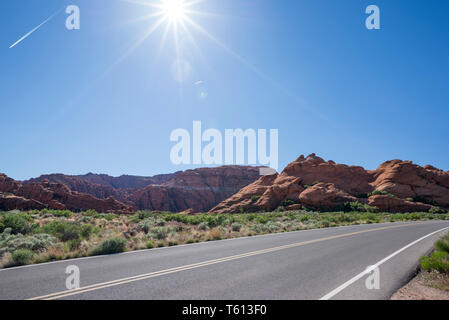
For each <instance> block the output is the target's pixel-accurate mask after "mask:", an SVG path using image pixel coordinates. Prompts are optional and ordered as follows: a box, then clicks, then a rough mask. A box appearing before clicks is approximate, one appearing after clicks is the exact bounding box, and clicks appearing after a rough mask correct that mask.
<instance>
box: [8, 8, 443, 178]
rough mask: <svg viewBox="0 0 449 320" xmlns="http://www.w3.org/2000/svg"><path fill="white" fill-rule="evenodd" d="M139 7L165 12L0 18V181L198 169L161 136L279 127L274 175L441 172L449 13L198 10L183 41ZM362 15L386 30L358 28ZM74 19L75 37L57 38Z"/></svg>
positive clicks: (14, 13) (19, 13)
mask: <svg viewBox="0 0 449 320" xmlns="http://www.w3.org/2000/svg"><path fill="white" fill-rule="evenodd" d="M186 1H188V0H186ZM145 2H147V3H148V2H149V3H150V4H151V3H152V4H155V3H156V4H157V3H159V2H160V0H151V1H150V0H134V1H133V0H129V1H123V0H68V1H65V0H39V1H36V0H15V1H8V2H5V3H4V4H3V5H2V8H1V11H0V16H1V28H0V66H1V68H0V88H1V89H0V94H1V95H0V120H1V122H0V123H1V124H0V137H1V139H0V172H3V173H6V174H7V175H8V176H10V177H12V178H14V179H18V180H23V179H28V178H30V177H36V176H39V175H41V174H49V173H65V174H85V173H87V172H94V173H106V174H110V175H113V176H119V175H122V174H132V175H144V176H151V175H155V174H160V173H170V172H175V171H179V170H185V169H190V168H196V167H200V166H201V165H181V166H177V165H174V164H173V163H172V162H171V161H170V150H171V148H172V147H173V146H174V145H175V143H174V142H171V141H170V134H171V132H172V131H173V130H175V129H178V128H184V129H186V130H188V131H189V132H192V123H193V121H201V122H202V126H203V128H204V129H209V128H216V129H218V130H220V131H221V132H224V130H225V129H236V128H242V129H249V128H253V129H255V130H257V129H278V130H279V170H282V169H283V168H284V167H285V166H286V165H287V164H288V163H290V162H291V161H293V160H295V159H296V158H297V157H298V156H299V155H301V154H306V155H307V154H310V153H316V154H317V155H319V156H321V157H323V158H324V159H326V160H334V161H336V162H338V163H345V164H351V165H361V166H363V167H365V168H367V169H375V168H377V167H378V166H379V165H380V164H381V163H382V162H384V161H387V160H391V159H402V160H413V161H414V162H415V163H417V164H420V165H426V164H431V165H434V166H436V167H439V168H441V169H443V170H445V171H447V170H449V148H448V137H449V133H448V125H447V124H448V120H449V104H448V101H449V88H448V86H449V41H448V39H449V20H448V19H447V13H448V12H449V2H448V1H446V0H426V1H424V0H419V1H407V0H395V1H387V0H370V1H363V0H342V1H334V0H326V1H324V0H300V1H299V0H282V1H279V0H205V1H199V2H198V3H194V4H192V6H191V7H189V9H190V10H192V11H193V10H194V11H195V12H192V13H187V14H186V16H187V17H188V18H189V19H190V20H191V21H193V24H192V23H187V22H185V26H186V29H183V28H181V26H180V24H179V21H178V23H177V25H178V28H177V30H178V32H175V29H174V28H173V24H171V27H170V28H169V29H166V28H167V22H166V21H165V22H163V23H162V24H161V25H160V26H159V28H158V29H156V30H154V32H152V33H151V34H149V35H148V32H149V30H151V29H152V28H153V26H154V25H155V23H156V22H157V21H158V19H159V17H156V16H153V17H152V16H151V15H152V14H154V13H156V12H158V11H160V9H158V8H154V7H152V6H146V5H143V4H142V3H145ZM372 4H375V5H377V6H378V7H379V8H380V22H381V25H380V26H381V29H380V30H368V29H367V28H366V27H365V20H366V18H367V17H368V15H367V14H366V13H365V9H366V7H367V6H368V5H372ZM68 5H77V6H78V7H79V9H80V23H81V24H80V29H79V30H67V29H66V27H65V22H66V19H67V17H68V14H66V13H65V8H66V7H67V6H68ZM53 14H54V16H53V17H52V18H51V19H50V20H49V21H48V22H46V23H45V24H43V25H42V26H41V27H40V28H38V29H37V30H36V31H35V32H33V33H32V34H30V35H29V36H28V37H27V38H26V39H24V40H23V41H21V42H20V43H18V44H17V45H15V46H14V47H12V48H10V46H12V45H13V44H14V43H15V42H16V41H17V40H19V39H20V38H21V37H22V36H24V35H25V34H27V33H28V32H29V31H30V30H32V29H33V28H35V27H36V26H38V25H39V24H41V23H42V22H44V21H45V20H46V19H48V18H49V17H51V16H52V15H53ZM198 26H199V27H198ZM166 30H168V31H167V32H165V31H166ZM164 34H165V37H164ZM176 34H177V36H175V35H176ZM145 35H148V36H147V37H144V36H145ZM164 39H165V40H164ZM176 39H177V41H176ZM176 44H177V45H176ZM176 61H182V64H181V65H182V66H183V70H184V71H185V72H183V74H182V75H181V74H179V72H176V70H178V69H179V68H178V69H177V67H176V66H177V65H179V64H176Z"/></svg>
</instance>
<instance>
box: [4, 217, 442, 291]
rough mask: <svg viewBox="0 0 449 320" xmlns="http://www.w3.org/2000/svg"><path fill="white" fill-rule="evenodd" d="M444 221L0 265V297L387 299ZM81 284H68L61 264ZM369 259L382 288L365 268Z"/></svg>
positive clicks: (312, 232)
mask: <svg viewBox="0 0 449 320" xmlns="http://www.w3.org/2000/svg"><path fill="white" fill-rule="evenodd" d="M448 229H449V221H428V222H407V223H388V224H370V225H360V226H348V227H340V228H330V229H317V230H308V231H298V232H291V233H282V234H272V235H265V236H257V237H249V238H240V239H233V240H224V241H215V242H206V243H200V244H193V245H185V246H178V247H171V248H161V249H153V250H144V251H137V252H128V253H123V254H118V255H111V256H99V257H89V258H82V259H74V260H68V261H59V262H52V263H46V264H41V265H34V266H24V267H17V268H12V269H2V270H0V299H156V300H161V299H188V300H195V299H214V300H233V299H241V300H248V299H250V300H251V299H260V300H264V299H323V298H324V299H388V298H389V297H390V296H391V294H392V293H393V292H394V291H395V290H397V289H398V288H399V287H400V286H401V285H403V284H404V282H406V281H407V280H408V279H409V277H410V276H411V274H412V273H413V272H414V271H415V270H416V266H417V262H418V259H419V257H420V256H422V255H424V254H426V253H428V252H429V250H430V249H431V248H432V246H433V244H434V242H435V241H436V240H437V239H438V237H439V236H441V235H442V234H443V233H444V232H445V231H447V230H448ZM70 265H75V266H77V267H78V268H79V270H80V284H81V288H79V289H77V290H67V289H66V278H67V277H68V276H69V275H68V274H66V273H65V272H66V268H67V266H70ZM372 265H376V266H377V267H378V268H379V270H380V289H379V290H369V289H367V288H366V285H365V281H366V278H367V277H368V276H369V275H368V274H366V273H365V272H364V271H365V270H366V268H367V267H368V266H372Z"/></svg>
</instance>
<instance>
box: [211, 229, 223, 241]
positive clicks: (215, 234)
mask: <svg viewBox="0 0 449 320" xmlns="http://www.w3.org/2000/svg"><path fill="white" fill-rule="evenodd" d="M221 238H222V233H221V230H220V229H218V228H215V229H212V230H211V231H209V235H208V238H207V239H208V240H213V241H215V240H221Z"/></svg>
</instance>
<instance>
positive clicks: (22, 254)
mask: <svg viewBox="0 0 449 320" xmlns="http://www.w3.org/2000/svg"><path fill="white" fill-rule="evenodd" d="M33 257H34V252H33V251H31V250H28V249H19V250H16V251H14V252H13V254H12V256H11V260H12V265H15V266H21V265H25V264H29V263H31V261H32V260H33Z"/></svg>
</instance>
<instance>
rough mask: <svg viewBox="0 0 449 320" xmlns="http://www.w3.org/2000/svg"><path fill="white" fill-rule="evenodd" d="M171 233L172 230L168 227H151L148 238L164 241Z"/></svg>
mask: <svg viewBox="0 0 449 320" xmlns="http://www.w3.org/2000/svg"><path fill="white" fill-rule="evenodd" d="M170 231H171V230H170V228H167V227H151V228H150V229H149V230H148V234H147V236H148V238H152V239H157V240H164V239H165V238H167V235H168V233H169V232H170Z"/></svg>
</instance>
